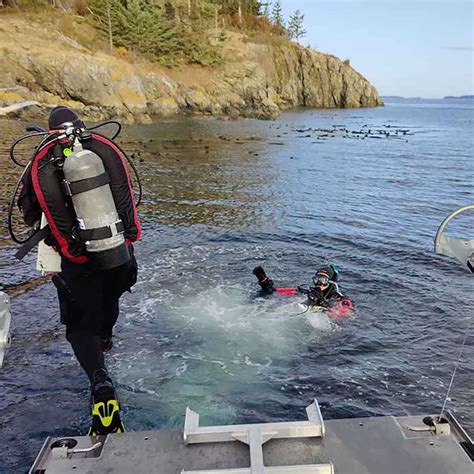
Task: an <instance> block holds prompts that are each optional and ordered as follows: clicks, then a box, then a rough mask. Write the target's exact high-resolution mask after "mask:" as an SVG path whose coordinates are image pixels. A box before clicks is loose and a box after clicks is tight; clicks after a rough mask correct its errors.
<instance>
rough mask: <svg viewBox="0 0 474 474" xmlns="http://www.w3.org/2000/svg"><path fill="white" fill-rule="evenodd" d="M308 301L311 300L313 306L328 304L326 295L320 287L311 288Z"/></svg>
mask: <svg viewBox="0 0 474 474" xmlns="http://www.w3.org/2000/svg"><path fill="white" fill-rule="evenodd" d="M308 299H309V300H311V302H312V303H313V304H318V305H323V304H325V303H326V300H325V298H324V294H323V292H322V291H321V289H320V288H318V287H315V288H311V290H309V292H308Z"/></svg>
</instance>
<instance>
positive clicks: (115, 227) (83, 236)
mask: <svg viewBox="0 0 474 474" xmlns="http://www.w3.org/2000/svg"><path fill="white" fill-rule="evenodd" d="M123 232H124V225H123V222H122V221H117V222H115V223H114V224H112V225H108V226H105V227H98V228H97V229H77V234H78V236H79V239H80V240H81V241H82V242H86V241H89V240H102V239H109V238H110V237H113V236H115V235H117V234H122V233H123Z"/></svg>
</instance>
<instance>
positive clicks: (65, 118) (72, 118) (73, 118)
mask: <svg viewBox="0 0 474 474" xmlns="http://www.w3.org/2000/svg"><path fill="white" fill-rule="evenodd" d="M66 122H72V124H73V125H74V126H75V127H77V128H85V125H84V122H83V121H82V120H81V119H80V118H79V117H78V115H77V114H76V112H74V110H72V109H70V108H69V107H65V106H63V105H60V106H58V107H55V108H54V109H53V110H51V112H50V114H49V120H48V127H49V129H50V130H57V129H59V128H61V126H62V124H63V123H66Z"/></svg>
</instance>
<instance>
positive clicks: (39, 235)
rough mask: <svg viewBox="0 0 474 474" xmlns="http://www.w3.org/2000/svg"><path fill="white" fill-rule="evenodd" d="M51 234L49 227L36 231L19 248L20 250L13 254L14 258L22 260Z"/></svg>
mask: <svg viewBox="0 0 474 474" xmlns="http://www.w3.org/2000/svg"><path fill="white" fill-rule="evenodd" d="M50 233H51V229H50V228H49V225H47V226H45V227H43V228H42V229H39V230H37V231H36V232H35V233H34V234H33V235H32V236H31V237H30V238H29V239H28V240H27V241H26V242H25V243H24V244H23V245H22V246H21V247H20V250H18V252H17V253H16V254H15V258H17V259H18V260H23V258H24V257H25V255H27V254H28V253H29V252H30V251H31V250H33V249H34V248H35V247H36V246H37V245H38V244H39V243H40V242H41V241H42V240H43V239H45V238H46V237H47V236H48V235H49V234H50Z"/></svg>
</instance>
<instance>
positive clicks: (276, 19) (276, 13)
mask: <svg viewBox="0 0 474 474" xmlns="http://www.w3.org/2000/svg"><path fill="white" fill-rule="evenodd" d="M272 21H273V23H274V24H275V26H278V27H279V28H284V27H285V20H284V19H283V9H282V8H281V0H275V3H274V4H273V9H272Z"/></svg>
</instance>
